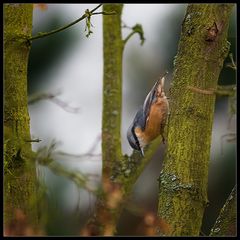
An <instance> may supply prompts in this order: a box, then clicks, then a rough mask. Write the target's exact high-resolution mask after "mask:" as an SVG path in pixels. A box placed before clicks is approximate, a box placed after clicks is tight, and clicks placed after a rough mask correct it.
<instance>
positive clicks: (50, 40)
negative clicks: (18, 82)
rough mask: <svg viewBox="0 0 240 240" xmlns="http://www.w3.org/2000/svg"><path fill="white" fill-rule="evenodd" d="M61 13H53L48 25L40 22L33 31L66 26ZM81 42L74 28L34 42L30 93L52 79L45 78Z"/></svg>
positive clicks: (30, 64)
mask: <svg viewBox="0 0 240 240" xmlns="http://www.w3.org/2000/svg"><path fill="white" fill-rule="evenodd" d="M65 24H66V23H63V21H62V18H61V16H60V15H59V14H53V15H52V16H51V17H50V18H49V21H48V22H47V24H46V25H42V24H39V25H37V27H35V28H34V31H33V33H32V35H33V36H35V35H36V34H37V33H38V32H48V31H51V30H53V29H56V28H58V27H60V26H64V25H65ZM74 44H81V38H80V37H79V35H77V34H76V32H75V31H73V30H72V29H67V30H66V31H63V32H59V33H56V34H53V35H50V36H47V37H45V38H41V39H36V40H34V41H33V42H32V47H31V51H30V56H29V65H28V94H33V93H35V92H37V91H38V90H39V88H41V87H42V86H44V85H45V84H47V83H48V81H50V78H48V79H45V78H44V79H43V76H46V75H47V73H49V72H50V71H51V70H52V69H53V68H57V67H58V64H59V62H60V61H62V59H63V57H64V55H65V53H66V52H68V51H69V50H70V49H71V48H73V47H74Z"/></svg>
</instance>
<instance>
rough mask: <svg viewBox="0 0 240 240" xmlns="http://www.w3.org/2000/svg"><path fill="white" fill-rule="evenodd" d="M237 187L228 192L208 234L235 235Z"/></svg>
mask: <svg viewBox="0 0 240 240" xmlns="http://www.w3.org/2000/svg"><path fill="white" fill-rule="evenodd" d="M236 195H237V187H236V186H235V187H234V188H233V190H232V192H231V193H230V195H229V197H228V199H227V201H226V203H225V204H224V206H223V208H222V209H221V211H220V214H219V216H218V218H217V220H216V223H215V225H214V227H213V228H212V230H211V233H210V236H222V237H223V236H224V237H227V236H236V233H237V231H236V230H237V196H236Z"/></svg>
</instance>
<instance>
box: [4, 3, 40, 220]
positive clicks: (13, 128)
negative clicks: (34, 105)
mask: <svg viewBox="0 0 240 240" xmlns="http://www.w3.org/2000/svg"><path fill="white" fill-rule="evenodd" d="M32 12H33V4H4V221H5V223H9V222H13V221H14V219H15V220H16V218H15V217H16V216H15V214H16V211H19V209H20V210H21V211H22V212H23V214H24V215H26V216H27V217H30V216H31V223H34V222H35V221H36V207H35V206H33V198H34V196H35V191H36V185H35V181H36V174H35V166H34V165H33V164H32V163H31V162H30V159H27V158H28V157H29V155H30V154H31V144H30V142H29V140H30V123H29V121H30V119H29V114H28V102H27V66H28V55H29V51H30V44H29V41H28V40H27V39H28V38H29V37H30V36H31V33H32Z"/></svg>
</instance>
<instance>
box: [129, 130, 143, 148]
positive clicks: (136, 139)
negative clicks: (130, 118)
mask: <svg viewBox="0 0 240 240" xmlns="http://www.w3.org/2000/svg"><path fill="white" fill-rule="evenodd" d="M131 131H132V134H133V137H134V139H135V141H136V144H137V147H138V149H139V150H141V147H140V143H139V141H138V138H137V136H136V134H135V131H134V126H133V127H132V129H131Z"/></svg>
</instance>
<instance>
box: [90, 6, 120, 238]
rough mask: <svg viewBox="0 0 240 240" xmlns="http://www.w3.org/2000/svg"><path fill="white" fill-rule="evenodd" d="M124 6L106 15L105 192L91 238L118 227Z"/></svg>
mask: <svg viewBox="0 0 240 240" xmlns="http://www.w3.org/2000/svg"><path fill="white" fill-rule="evenodd" d="M122 8H123V4H104V5H103V11H104V12H115V14H114V15H103V58H104V69H103V114H102V162H103V167H102V192H101V194H100V195H99V196H98V200H97V204H96V214H95V216H94V217H93V218H92V219H91V221H90V222H89V223H88V224H87V226H86V228H85V230H87V231H88V234H90V235H113V234H114V232H115V230H116V229H115V228H116V216H117V213H118V208H117V206H118V204H119V201H120V199H121V195H122V194H121V184H120V183H117V182H113V181H112V176H113V173H114V171H115V166H116V165H117V164H120V163H121V161H122V150H121V111H122V53H123V41H122V34H121V14H122Z"/></svg>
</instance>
